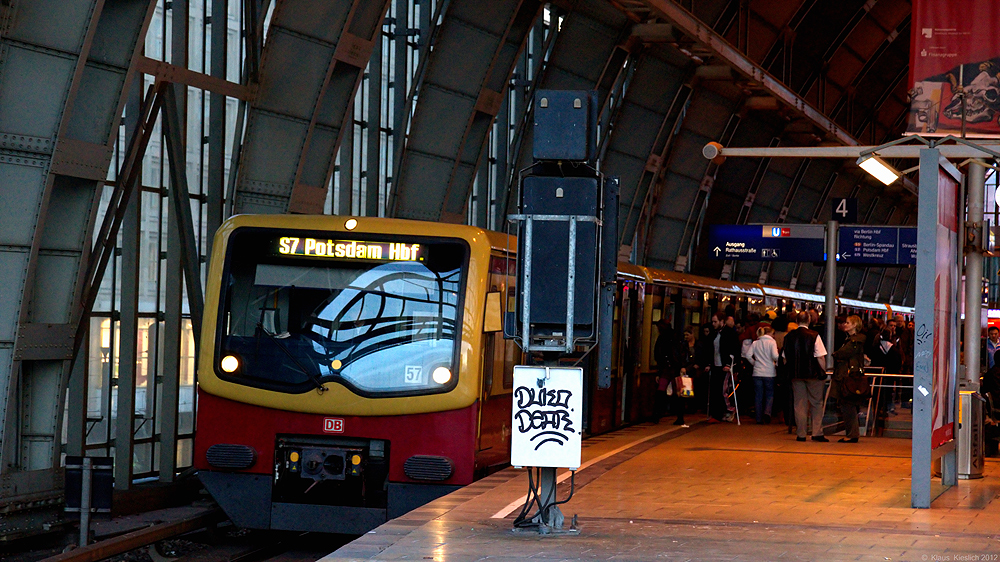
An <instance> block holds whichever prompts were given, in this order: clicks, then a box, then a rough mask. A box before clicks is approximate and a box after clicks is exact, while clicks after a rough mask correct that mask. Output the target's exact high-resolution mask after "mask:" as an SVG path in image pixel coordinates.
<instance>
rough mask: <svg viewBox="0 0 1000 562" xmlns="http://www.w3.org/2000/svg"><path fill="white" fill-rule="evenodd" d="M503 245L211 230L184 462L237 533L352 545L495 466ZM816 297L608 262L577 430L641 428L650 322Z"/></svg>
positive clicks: (436, 228) (516, 360)
mask: <svg viewBox="0 0 1000 562" xmlns="http://www.w3.org/2000/svg"><path fill="white" fill-rule="evenodd" d="M514 248H516V242H515V240H514V239H513V238H512V237H509V236H507V235H505V234H500V233H495V232H489V231H486V230H482V229H480V228H476V227H471V226H461V225H454V224H438V223H429V222H419V221H407V220H397V219H378V218H364V217H357V218H350V217H341V216H301V215H299V216H296V215H265V216H254V215H239V216H235V217H232V218H230V219H229V220H228V221H226V223H225V224H224V225H223V226H222V227H221V228H220V229H219V232H218V233H217V234H216V238H215V245H214V250H213V255H212V260H211V265H210V269H209V276H208V283H207V286H206V302H205V311H206V314H205V317H204V320H203V329H202V334H201V352H200V358H199V364H198V377H199V387H198V420H197V422H198V432H197V437H196V440H195V467H196V468H197V469H198V474H199V476H200V478H201V480H202V482H203V483H204V485H205V487H206V488H207V489H208V491H209V492H210V493H211V494H212V495H213V497H214V498H215V499H216V501H217V502H218V503H219V505H220V506H221V507H222V508H223V510H224V511H225V512H226V514H227V515H228V516H229V517H230V518H231V519H232V521H233V522H234V523H235V524H237V525H239V526H242V527H247V528H255V529H282V530H301V531H323V532H337V533H350V534H357V533H363V532H365V531H368V530H370V529H372V528H374V527H376V526H378V525H380V524H381V523H383V522H385V521H387V520H389V519H392V518H394V517H397V516H399V515H401V514H403V513H406V512H407V511H409V510H411V509H413V508H415V507H418V506H420V505H422V504H424V503H427V502H429V501H431V500H433V499H435V498H437V497H440V496H442V495H444V494H447V493H449V492H451V491H453V490H455V489H457V488H459V487H461V486H464V485H467V484H469V483H471V482H472V481H473V480H475V479H476V478H478V477H481V476H483V475H485V474H488V473H490V472H491V471H494V470H497V469H499V468H502V467H504V466H506V465H507V463H508V461H509V454H510V434H511V427H510V426H511V394H512V387H513V376H512V373H513V367H514V365H516V364H520V363H522V354H521V351H520V349H519V348H518V347H517V346H516V345H515V343H514V341H512V340H507V339H504V337H503V326H502V323H503V318H504V316H505V312H513V309H512V308H511V307H513V303H514V302H515V301H516V267H515V261H514V260H515V256H514V253H513V252H514ZM816 300H818V297H817V296H815V295H809V294H806V293H798V292H795V291H788V290H781V289H771V288H770V287H763V286H761V285H756V284H747V283H735V282H728V281H720V280H717V279H708V278H704V277H696V276H691V275H686V274H679V273H674V272H664V271H659V270H654V269H649V268H645V267H638V266H635V265H631V264H620V266H619V272H618V278H617V290H616V299H615V311H614V329H613V333H612V334H607V335H604V337H612V338H613V354H612V356H613V359H612V384H611V386H610V387H609V388H607V389H599V388H598V387H597V384H596V382H597V369H596V368H593V367H592V368H589V369H588V371H587V372H588V373H589V374H588V375H587V380H586V381H585V385H584V386H585V397H584V400H585V402H584V409H585V414H584V424H585V428H584V430H585V432H586V433H587V434H591V435H592V434H597V433H602V432H606V431H610V430H613V429H615V428H618V427H621V426H623V425H626V424H631V423H635V422H638V421H640V420H643V419H645V418H647V417H649V416H651V415H652V413H653V395H654V392H653V390H654V388H655V383H654V382H653V381H654V377H655V362H654V361H653V359H652V345H651V342H653V341H655V338H656V335H657V333H656V327H655V326H654V324H653V323H654V322H656V321H657V320H659V319H660V318H668V319H671V320H672V321H673V322H674V323H675V325H676V326H678V327H680V326H681V325H684V324H699V323H702V322H705V321H707V320H708V315H709V313H710V312H711V311H714V310H716V309H717V308H724V307H726V306H728V305H729V304H732V305H734V306H735V307H737V309H740V310H742V311H743V312H745V313H746V312H763V311H764V310H765V309H767V308H777V309H778V310H779V311H781V312H784V311H788V310H791V309H804V308H806V307H807V306H810V305H815V304H819V303H817V302H814V301H816ZM842 306H855V307H856V308H864V309H865V310H867V311H868V312H869V313H875V314H889V313H891V312H893V311H892V310H890V309H888V308H887V307H886V305H875V304H870V303H863V302H860V301H852V302H850V303H842ZM904 312H912V310H908V311H904ZM592 355H596V354H591V356H592ZM589 357H590V356H588V358H589ZM586 360H587V359H585V364H586Z"/></svg>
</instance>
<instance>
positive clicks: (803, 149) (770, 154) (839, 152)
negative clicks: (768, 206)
mask: <svg viewBox="0 0 1000 562" xmlns="http://www.w3.org/2000/svg"><path fill="white" fill-rule="evenodd" d="M982 147H983V149H986V150H991V151H994V152H1000V145H998V144H992V143H991V144H986V143H982ZM923 148H928V147H927V146H925V145H923V144H908V145H907V144H897V145H895V146H886V147H877V146H788V147H785V146H779V147H765V146H752V147H739V148H729V147H723V148H721V149H719V151H718V153H717V154H714V155H713V157H715V156H725V157H733V158H858V157H859V156H860V155H861V153H862V152H871V151H872V149H877V154H878V155H879V156H881V157H882V158H920V150H921V149H923ZM934 148H935V149H936V150H938V151H940V152H941V156H943V157H945V158H958V159H965V158H986V159H989V160H992V159H993V155H992V154H990V153H989V152H986V150H983V149H979V148H976V147H974V146H968V145H964V144H941V145H938V146H935V147H934ZM709 154H712V153H709ZM706 157H707V155H706Z"/></svg>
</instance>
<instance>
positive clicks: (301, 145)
mask: <svg viewBox="0 0 1000 562" xmlns="http://www.w3.org/2000/svg"><path fill="white" fill-rule="evenodd" d="M388 6H389V0H378V1H376V2H366V1H364V0H352V1H348V0H338V1H334V2H319V3H317V2H309V1H307V0H278V1H277V2H276V3H275V7H274V12H273V13H272V16H271V22H270V28H269V31H268V37H267V41H266V43H265V44H264V51H263V55H262V59H261V71H260V82H259V87H258V90H257V94H256V97H255V98H254V100H253V101H252V103H251V104H250V108H249V111H248V116H247V130H246V134H245V137H244V139H245V140H244V144H243V148H242V152H241V154H240V166H239V172H238V174H239V176H238V179H237V187H236V193H235V204H234V212H236V213H285V212H296V213H322V212H323V204H324V202H325V200H326V195H327V186H328V184H329V181H330V177H331V174H332V173H333V163H334V157H335V156H336V153H337V148H338V147H339V145H340V142H341V140H342V139H343V136H344V134H345V130H344V129H345V128H346V127H349V126H351V117H350V115H349V113H348V109H349V108H350V106H351V103H352V101H353V100H354V94H355V92H357V89H358V86H359V85H360V83H361V79H362V76H363V73H364V70H365V67H366V66H368V62H369V60H370V59H371V54H372V51H373V49H374V46H375V42H376V41H378V40H379V33H380V32H381V30H382V21H383V18H384V17H385V12H386V10H387V9H388Z"/></svg>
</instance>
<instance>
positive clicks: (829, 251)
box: [825, 221, 837, 369]
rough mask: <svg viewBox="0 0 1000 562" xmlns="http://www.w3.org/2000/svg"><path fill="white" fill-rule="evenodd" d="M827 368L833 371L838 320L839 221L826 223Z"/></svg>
mask: <svg viewBox="0 0 1000 562" xmlns="http://www.w3.org/2000/svg"><path fill="white" fill-rule="evenodd" d="M825 316H826V368H827V369H833V352H834V351H836V350H835V349H833V338H834V335H835V334H836V331H835V330H836V329H837V325H836V322H837V320H836V318H837V221H830V222H828V223H826V310H825Z"/></svg>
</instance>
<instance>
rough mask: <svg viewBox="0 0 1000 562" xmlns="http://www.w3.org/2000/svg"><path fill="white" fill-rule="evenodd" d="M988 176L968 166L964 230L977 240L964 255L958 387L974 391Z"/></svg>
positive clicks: (978, 167) (977, 167)
mask: <svg viewBox="0 0 1000 562" xmlns="http://www.w3.org/2000/svg"><path fill="white" fill-rule="evenodd" d="M985 172H986V170H985V169H984V168H983V165H982V164H980V163H979V162H976V161H972V162H969V175H968V176H967V177H968V186H969V198H968V204H969V210H968V213H969V214H968V221H967V222H966V223H965V227H966V229H967V231H968V232H970V233H975V238H972V237H971V236H970V237H967V238H966V240H969V243H968V244H967V245H966V253H965V377H964V380H959V381H958V385H959V387H965V388H966V390H973V391H978V390H979V372H980V367H979V361H980V357H979V339H980V338H981V337H982V329H983V327H982V314H983V282H982V279H983V248H982V240H981V236H980V234H979V233H981V232H982V229H983V206H984V205H983V197H984V193H985V189H986V186H985V183H986V173H985Z"/></svg>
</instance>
